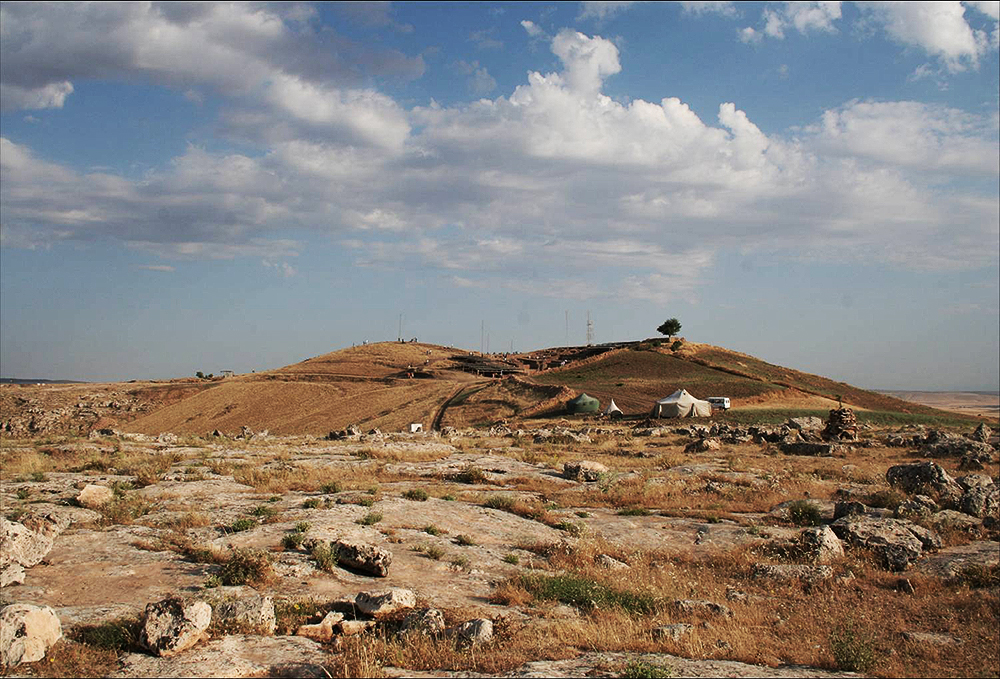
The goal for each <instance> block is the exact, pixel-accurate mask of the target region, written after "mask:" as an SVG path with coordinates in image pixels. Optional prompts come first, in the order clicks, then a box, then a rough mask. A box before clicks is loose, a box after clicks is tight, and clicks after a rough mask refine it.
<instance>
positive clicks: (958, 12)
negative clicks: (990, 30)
mask: <svg viewBox="0 0 1000 679" xmlns="http://www.w3.org/2000/svg"><path fill="white" fill-rule="evenodd" d="M861 7H862V9H863V10H864V11H865V12H866V13H867V15H868V17H869V18H870V19H871V20H872V21H874V22H876V23H877V24H878V25H881V26H882V27H883V28H884V29H885V31H886V33H888V34H889V37H890V38H892V39H893V40H895V41H896V42H899V43H901V44H903V45H910V46H914V47H918V48H920V49H922V50H923V51H925V52H926V53H927V54H930V55H932V56H935V57H938V58H940V59H941V60H942V62H943V63H944V64H945V66H946V67H947V68H948V70H949V71H952V72H956V71H962V70H965V69H967V68H970V67H971V68H978V66H979V60H980V58H981V57H982V56H983V55H984V54H985V52H986V51H987V49H989V48H990V45H989V40H988V38H987V36H986V35H985V33H984V32H982V31H976V30H973V28H972V27H971V26H970V25H969V23H968V21H966V19H965V8H964V7H963V6H962V4H961V3H958V2H881V3H864V4H862V5H861ZM990 11H992V6H991V7H988V8H987V10H986V12H985V13H986V14H988V15H990V16H992V15H991V14H990ZM994 18H995V17H994ZM993 49H996V46H995V45H994V46H993Z"/></svg>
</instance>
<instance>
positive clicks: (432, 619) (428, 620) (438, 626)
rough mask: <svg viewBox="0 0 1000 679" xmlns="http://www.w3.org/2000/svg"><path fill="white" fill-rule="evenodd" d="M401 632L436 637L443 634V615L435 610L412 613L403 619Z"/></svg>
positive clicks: (424, 609) (425, 609)
mask: <svg viewBox="0 0 1000 679" xmlns="http://www.w3.org/2000/svg"><path fill="white" fill-rule="evenodd" d="M402 627H403V630H404V631H412V632H419V633H421V634H426V635H427V636H431V637H436V636H440V635H442V634H444V630H445V625H444V613H442V612H441V611H439V610H438V609H436V608H423V609H421V610H418V611H413V612H412V613H410V614H409V615H407V616H406V617H405V618H403V626H402Z"/></svg>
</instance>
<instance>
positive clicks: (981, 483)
mask: <svg viewBox="0 0 1000 679" xmlns="http://www.w3.org/2000/svg"><path fill="white" fill-rule="evenodd" d="M958 484H959V485H960V486H961V487H962V488H964V489H965V492H964V493H963V494H962V501H961V504H960V506H959V508H960V509H961V510H962V511H963V512H965V513H966V514H969V515H971V516H977V517H979V518H985V517H987V516H990V517H993V518H994V519H995V518H997V517H998V516H1000V487H998V486H997V485H996V484H995V483H993V479H991V478H990V477H989V476H986V475H985V474H969V475H968V476H963V477H962V478H960V479H959V480H958Z"/></svg>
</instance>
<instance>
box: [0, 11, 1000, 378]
mask: <svg viewBox="0 0 1000 679" xmlns="http://www.w3.org/2000/svg"><path fill="white" fill-rule="evenodd" d="M998 42H1000V3H997V2H961V3H959V2H927V3H916V2H904V3H846V2H845V3H839V2H803V3H728V2H714V3H713V2H678V3H645V2H582V3H569V2H565V3H554V4H553V3H513V4H503V3H496V4H494V3H482V4H480V3H446V4H435V3H380V2H374V3H350V4H307V3H302V4H298V3H281V4H267V3H263V4H256V3H250V4H240V3H233V4H229V3H209V4H198V3H192V4H187V3H178V2H171V3H166V4H159V3H143V2H134V3H120V4H119V3H115V4H91V3H55V4H45V3H10V4H6V3H4V4H2V5H0V109H2V112H0V375H2V376H4V377H21V378H48V379H77V380H93V381H103V380H128V379H163V378H171V377H182V376H189V375H193V374H194V373H195V372H196V371H203V372H206V373H209V372H215V373H217V372H219V371H220V370H223V369H227V370H235V371H237V372H248V371H250V370H265V369H270V368H276V367H279V366H282V365H286V364H289V363H293V362H296V361H299V360H303V359H306V358H309V357H312V356H316V355H319V354H323V353H326V352H329V351H333V350H336V349H340V348H343V347H349V346H351V345H352V344H358V343H361V342H363V341H365V340H367V341H370V342H374V341H381V340H394V339H396V338H397V336H398V335H399V330H400V326H402V335H403V336H404V337H405V338H407V339H409V338H412V337H416V338H418V339H419V340H420V341H424V342H433V343H437V344H444V345H451V346H456V347H460V348H464V349H470V350H480V349H485V348H487V347H486V345H487V342H488V348H489V350H490V351H509V350H512V349H513V350H514V351H528V350H532V349H538V348H543V347H548V346H561V345H565V344H583V343H585V342H586V339H587V318H588V315H589V317H590V319H591V321H592V323H593V326H592V327H593V340H594V341H595V342H611V341H624V340H636V339H642V338H646V337H653V336H656V327H657V326H659V325H660V324H661V323H662V322H663V321H664V320H665V319H667V318H672V317H673V318H677V319H679V320H680V321H681V323H682V325H683V328H682V330H681V335H682V336H684V337H686V338H687V339H688V340H690V341H697V342H707V343H711V344H716V345H720V346H724V347H726V348H729V349H733V350H736V351H741V352H745V353H748V354H752V355H754V356H758V357H760V358H762V359H764V360H766V361H769V362H772V363H776V364H780V365H784V366H788V367H792V368H797V369H800V370H805V371H807V372H812V373H818V374H822V375H825V376H828V377H831V378H834V379H837V380H842V381H845V382H849V383H851V384H855V385H858V386H861V387H866V388H873V389H927V390H996V389H998V385H1000V358H998V356H1000V318H998V306H1000V257H998V252H1000V189H998V181H1000V177H998V174H1000V149H998V130H1000V113H998V111H1000V75H998V73H1000V65H998Z"/></svg>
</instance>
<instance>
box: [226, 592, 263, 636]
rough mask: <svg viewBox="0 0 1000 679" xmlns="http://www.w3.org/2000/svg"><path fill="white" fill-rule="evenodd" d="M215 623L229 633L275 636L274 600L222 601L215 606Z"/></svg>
mask: <svg viewBox="0 0 1000 679" xmlns="http://www.w3.org/2000/svg"><path fill="white" fill-rule="evenodd" d="M212 615H213V617H214V619H215V623H216V624H217V625H218V626H220V627H221V628H222V629H223V630H226V631H227V632H230V633H231V632H234V631H235V632H239V633H242V634H254V633H256V634H265V635H267V634H274V629H275V627H276V625H277V623H276V621H275V617H274V598H273V597H270V596H259V595H256V596H249V597H245V598H240V599H236V600H233V601H221V602H219V603H217V604H215V605H214V606H213V609H212Z"/></svg>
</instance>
